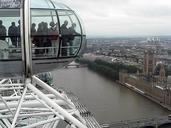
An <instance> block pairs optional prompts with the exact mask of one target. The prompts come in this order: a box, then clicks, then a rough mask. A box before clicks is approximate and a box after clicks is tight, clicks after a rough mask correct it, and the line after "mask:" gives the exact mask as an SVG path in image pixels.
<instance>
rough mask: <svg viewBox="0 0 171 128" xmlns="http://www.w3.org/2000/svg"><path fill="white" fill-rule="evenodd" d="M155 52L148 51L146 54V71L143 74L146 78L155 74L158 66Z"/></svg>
mask: <svg viewBox="0 0 171 128" xmlns="http://www.w3.org/2000/svg"><path fill="white" fill-rule="evenodd" d="M154 53H155V52H154V51H153V50H146V51H145V52H144V69H143V74H144V75H145V76H151V75H152V74H153V72H154V69H155V65H156V58H155V54H154Z"/></svg>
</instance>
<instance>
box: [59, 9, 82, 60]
mask: <svg viewBox="0 0 171 128" xmlns="http://www.w3.org/2000/svg"><path fill="white" fill-rule="evenodd" d="M58 15H59V20H60V31H61V35H62V36H61V50H60V53H61V54H60V57H69V56H73V55H75V54H76V53H77V51H78V49H79V47H80V44H81V37H80V35H81V34H80V31H81V29H80V25H79V22H78V20H77V19H76V17H75V15H74V14H73V12H71V11H59V12H58Z"/></svg>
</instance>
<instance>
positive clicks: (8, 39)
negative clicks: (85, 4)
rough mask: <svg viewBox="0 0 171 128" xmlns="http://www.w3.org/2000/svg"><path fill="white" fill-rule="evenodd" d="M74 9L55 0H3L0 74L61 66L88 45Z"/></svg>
mask: <svg viewBox="0 0 171 128" xmlns="http://www.w3.org/2000/svg"><path fill="white" fill-rule="evenodd" d="M85 40H86V36H85V32H84V30H83V26H82V24H81V22H80V20H79V18H78V16H77V15H76V14H75V12H74V11H73V10H72V9H70V8H69V7H67V6H66V5H64V4H61V3H58V2H57V1H52V0H0V77H1V78H2V77H11V76H18V75H20V76H23V75H24V74H29V73H31V74H36V73H41V72H46V71H51V70H53V69H57V68H61V67H63V66H64V65H66V64H68V63H69V62H71V61H72V60H73V59H74V58H75V57H77V56H78V55H79V54H80V53H81V51H82V48H83V46H84V44H85Z"/></svg>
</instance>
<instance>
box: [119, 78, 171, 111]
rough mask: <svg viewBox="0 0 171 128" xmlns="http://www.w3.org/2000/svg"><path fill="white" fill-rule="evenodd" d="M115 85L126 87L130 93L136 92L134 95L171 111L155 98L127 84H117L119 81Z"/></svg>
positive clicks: (170, 108)
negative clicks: (138, 95) (136, 94)
mask: <svg viewBox="0 0 171 128" xmlns="http://www.w3.org/2000/svg"><path fill="white" fill-rule="evenodd" d="M116 83H117V84H119V85H122V86H124V87H127V88H128V89H130V90H132V91H134V92H136V93H138V94H140V95H142V96H144V97H145V98H147V99H149V100H151V101H153V102H155V103H157V104H158V105H160V106H161V107H163V108H165V109H167V110H169V111H171V107H170V106H168V105H165V104H163V103H162V102H160V101H158V100H156V98H154V97H152V96H151V95H148V94H147V93H146V92H144V91H142V90H140V89H138V88H136V87H135V86H133V85H130V84H128V83H121V82H119V81H117V82H116Z"/></svg>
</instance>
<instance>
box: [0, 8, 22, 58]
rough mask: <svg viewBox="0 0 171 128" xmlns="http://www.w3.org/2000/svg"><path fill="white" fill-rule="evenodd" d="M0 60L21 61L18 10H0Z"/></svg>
mask: <svg viewBox="0 0 171 128" xmlns="http://www.w3.org/2000/svg"><path fill="white" fill-rule="evenodd" d="M0 59H21V39H20V10H19V9H0Z"/></svg>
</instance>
